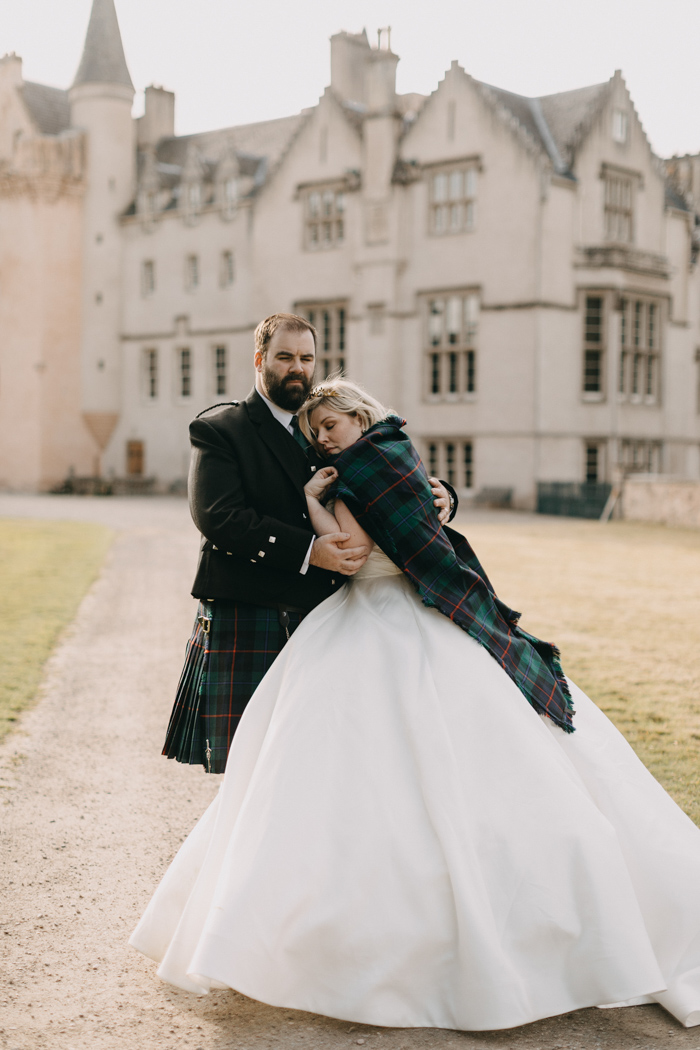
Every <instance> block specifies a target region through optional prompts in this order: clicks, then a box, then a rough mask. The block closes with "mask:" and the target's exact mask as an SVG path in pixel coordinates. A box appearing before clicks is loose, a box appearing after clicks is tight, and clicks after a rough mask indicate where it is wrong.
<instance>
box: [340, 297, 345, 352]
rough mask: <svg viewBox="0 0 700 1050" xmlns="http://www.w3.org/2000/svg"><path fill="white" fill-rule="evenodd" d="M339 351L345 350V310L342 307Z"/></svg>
mask: <svg viewBox="0 0 700 1050" xmlns="http://www.w3.org/2000/svg"><path fill="white" fill-rule="evenodd" d="M338 350H339V351H340V352H341V353H342V352H343V351H344V350H345V310H344V309H343V307H342V306H341V308H340V309H339V310H338Z"/></svg>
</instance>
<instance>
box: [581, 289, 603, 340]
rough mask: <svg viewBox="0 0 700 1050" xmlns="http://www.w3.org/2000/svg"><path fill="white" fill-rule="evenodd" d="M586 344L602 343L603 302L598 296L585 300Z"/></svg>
mask: <svg viewBox="0 0 700 1050" xmlns="http://www.w3.org/2000/svg"><path fill="white" fill-rule="evenodd" d="M585 337H586V342H587V343H602V341H603V300H602V298H599V297H598V296H588V297H587V299H586V333H585Z"/></svg>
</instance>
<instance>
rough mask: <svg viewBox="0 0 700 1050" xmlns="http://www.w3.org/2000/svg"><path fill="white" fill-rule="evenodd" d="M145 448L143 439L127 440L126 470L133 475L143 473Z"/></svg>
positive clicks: (137, 475)
mask: <svg viewBox="0 0 700 1050" xmlns="http://www.w3.org/2000/svg"><path fill="white" fill-rule="evenodd" d="M143 461H144V449H143V441H127V443H126V472H127V474H129V475H131V477H134V476H136V477H141V476H142V475H143Z"/></svg>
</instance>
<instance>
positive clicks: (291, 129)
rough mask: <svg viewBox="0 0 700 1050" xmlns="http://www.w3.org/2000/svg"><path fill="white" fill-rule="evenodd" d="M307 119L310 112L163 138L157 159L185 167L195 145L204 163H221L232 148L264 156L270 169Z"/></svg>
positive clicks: (162, 162)
mask: <svg viewBox="0 0 700 1050" xmlns="http://www.w3.org/2000/svg"><path fill="white" fill-rule="evenodd" d="M306 116H307V111H303V112H302V113H297V114H295V115H294V116H292V117H279V118H278V119H277V120H263V121H260V122H259V123H257V124H239V125H238V126H237V127H232V128H221V129H219V130H217V131H202V132H199V133H198V134H196V135H176V136H174V137H173V138H167V139H161V141H160V142H159V143H158V147H157V150H156V156H157V159H158V162H159V163H161V164H171V165H177V166H178V167H184V164H185V160H186V157H187V151H188V150H189V148H190V146H191V145H194V146H195V147H196V148H197V150H198V151H199V153H200V154H201V156H202V158H203V159H204V160H212V161H218V159H219V157H220V156H221V155H222V153H224V152H225V151H226V150H229V149H233V150H234V151H235V152H236V153H239V154H248V155H249V156H251V157H259V158H263V157H265V158H266V160H267V164H268V167H274V166H275V165H276V163H277V161H278V160H279V158H280V157H281V156H282V154H283V153H284V152H285V150H286V148H287V146H288V144H289V142H290V141H291V139H292V138H293V137H294V135H295V134H296V132H297V130H298V128H299V127H300V125H301V123H302V122H303V121H304V120H305V119H306Z"/></svg>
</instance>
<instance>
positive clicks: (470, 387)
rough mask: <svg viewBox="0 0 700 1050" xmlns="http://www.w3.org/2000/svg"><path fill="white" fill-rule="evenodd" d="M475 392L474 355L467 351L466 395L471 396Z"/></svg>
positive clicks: (471, 351)
mask: <svg viewBox="0 0 700 1050" xmlns="http://www.w3.org/2000/svg"><path fill="white" fill-rule="evenodd" d="M475 390H476V353H475V352H474V350H467V393H468V394H473V393H474V391H475Z"/></svg>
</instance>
